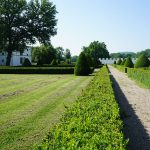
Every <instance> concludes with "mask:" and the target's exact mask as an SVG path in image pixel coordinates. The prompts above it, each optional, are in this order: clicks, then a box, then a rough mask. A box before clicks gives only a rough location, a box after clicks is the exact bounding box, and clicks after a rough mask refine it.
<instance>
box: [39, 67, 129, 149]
mask: <svg viewBox="0 0 150 150" xmlns="http://www.w3.org/2000/svg"><path fill="white" fill-rule="evenodd" d="M66 109H67V110H66V112H65V114H64V115H63V117H62V118H61V122H60V123H59V124H56V125H55V126H54V127H53V128H51V130H50V131H49V132H48V134H47V136H46V138H45V139H44V140H43V143H42V144H41V146H39V147H37V149H39V150H59V149H60V150H61V149H62V150H106V149H110V150H111V149H115V150H126V149H127V141H126V140H125V138H124V135H123V133H122V129H123V123H122V121H121V119H120V115H119V108H118V104H117V102H116V100H115V96H114V91H113V88H112V84H111V81H110V78H109V74H108V70H107V68H106V67H103V68H102V69H101V70H100V71H99V72H98V73H97V74H96V75H95V77H94V79H93V80H92V81H91V83H90V84H89V85H88V86H87V88H86V90H84V91H83V92H82V94H81V95H80V96H79V97H78V100H77V101H76V102H75V103H74V104H73V105H72V107H66Z"/></svg>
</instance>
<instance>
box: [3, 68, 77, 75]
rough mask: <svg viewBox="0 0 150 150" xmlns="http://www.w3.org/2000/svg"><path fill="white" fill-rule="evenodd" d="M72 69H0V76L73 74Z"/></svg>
mask: <svg viewBox="0 0 150 150" xmlns="http://www.w3.org/2000/svg"><path fill="white" fill-rule="evenodd" d="M73 73H74V68H73V67H0V74H73Z"/></svg>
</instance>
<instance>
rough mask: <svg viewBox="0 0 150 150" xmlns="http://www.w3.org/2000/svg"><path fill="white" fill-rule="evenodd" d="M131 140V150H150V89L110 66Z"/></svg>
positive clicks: (127, 133) (125, 126) (126, 130)
mask: <svg viewBox="0 0 150 150" xmlns="http://www.w3.org/2000/svg"><path fill="white" fill-rule="evenodd" d="M108 68H109V71H110V77H111V80H112V82H113V87H114V91H115V95H116V99H117V101H118V104H119V106H120V114H121V118H122V120H123V122H124V133H125V136H126V138H128V139H129V150H150V89H145V88H141V87H139V86H138V85H137V84H136V82H135V81H133V80H131V79H130V78H128V76H127V75H126V74H125V73H122V72H120V71H118V70H117V69H116V68H114V67H112V66H108Z"/></svg>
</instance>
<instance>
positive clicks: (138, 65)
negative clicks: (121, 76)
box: [134, 54, 150, 68]
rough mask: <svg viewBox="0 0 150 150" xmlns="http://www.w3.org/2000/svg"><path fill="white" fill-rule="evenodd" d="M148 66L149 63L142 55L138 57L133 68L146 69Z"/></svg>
mask: <svg viewBox="0 0 150 150" xmlns="http://www.w3.org/2000/svg"><path fill="white" fill-rule="evenodd" d="M148 66H150V61H149V59H148V58H147V57H146V56H145V55H144V54H142V55H141V56H139V58H138V59H137V61H136V63H135V65H134V67H135V68H142V67H148Z"/></svg>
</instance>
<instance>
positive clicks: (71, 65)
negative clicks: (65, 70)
mask: <svg viewBox="0 0 150 150" xmlns="http://www.w3.org/2000/svg"><path fill="white" fill-rule="evenodd" d="M39 67H75V64H58V65H51V64H44V65H42V66H39Z"/></svg>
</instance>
